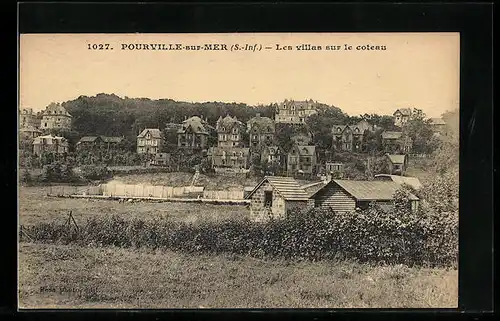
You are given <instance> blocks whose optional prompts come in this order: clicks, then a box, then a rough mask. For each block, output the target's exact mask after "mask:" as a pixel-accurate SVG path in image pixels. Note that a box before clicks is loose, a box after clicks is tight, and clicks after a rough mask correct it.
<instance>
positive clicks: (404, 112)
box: [393, 108, 411, 116]
mask: <svg viewBox="0 0 500 321" xmlns="http://www.w3.org/2000/svg"><path fill="white" fill-rule="evenodd" d="M397 112H400V113H401V115H403V116H410V115H411V108H400V109H396V111H395V112H394V114H393V115H395V114H396V113H397Z"/></svg>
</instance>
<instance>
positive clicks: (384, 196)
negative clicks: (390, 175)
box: [311, 179, 419, 201]
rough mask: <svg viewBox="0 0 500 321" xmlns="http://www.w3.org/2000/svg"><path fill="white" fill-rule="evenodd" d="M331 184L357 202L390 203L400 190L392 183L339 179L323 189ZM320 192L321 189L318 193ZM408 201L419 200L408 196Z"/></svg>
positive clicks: (411, 195)
mask: <svg viewBox="0 0 500 321" xmlns="http://www.w3.org/2000/svg"><path fill="white" fill-rule="evenodd" d="M331 184H337V185H338V186H340V187H341V188H342V189H343V190H344V191H346V192H347V193H348V194H350V195H351V196H352V197H354V198H355V199H356V200H358V201H390V200H393V195H394V193H395V192H396V191H397V190H399V189H400V188H401V185H399V184H397V183H395V182H392V181H351V180H341V179H334V180H331V181H330V182H329V183H328V184H327V185H325V187H326V186H329V185H331ZM321 190H323V189H320V190H319V191H318V192H320V191H321ZM318 192H316V193H315V194H314V195H316V194H317V193H318ZM314 195H313V196H314ZM311 197H312V196H311ZM410 200H419V198H418V197H416V196H415V195H413V194H410Z"/></svg>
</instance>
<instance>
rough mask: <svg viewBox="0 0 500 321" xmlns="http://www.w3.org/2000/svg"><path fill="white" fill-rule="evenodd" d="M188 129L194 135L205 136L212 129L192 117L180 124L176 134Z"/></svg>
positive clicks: (204, 122)
mask: <svg viewBox="0 0 500 321" xmlns="http://www.w3.org/2000/svg"><path fill="white" fill-rule="evenodd" d="M188 128H191V129H192V130H193V132H194V133H195V134H206V135H208V131H209V130H210V129H212V128H213V127H212V126H210V125H209V124H208V123H207V122H206V121H204V120H203V119H201V118H200V117H198V116H193V117H190V118H188V119H186V120H185V121H183V122H182V124H181V128H179V129H178V130H177V133H178V134H182V133H185V132H186V130H187V129H188Z"/></svg>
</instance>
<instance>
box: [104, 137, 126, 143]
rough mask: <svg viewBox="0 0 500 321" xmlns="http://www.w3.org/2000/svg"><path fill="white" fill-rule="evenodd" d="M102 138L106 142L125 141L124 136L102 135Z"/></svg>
mask: <svg viewBox="0 0 500 321" xmlns="http://www.w3.org/2000/svg"><path fill="white" fill-rule="evenodd" d="M101 139H102V140H103V141H104V142H105V143H120V142H121V141H123V137H120V136H118V137H112V136H101Z"/></svg>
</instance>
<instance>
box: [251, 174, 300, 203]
mask: <svg viewBox="0 0 500 321" xmlns="http://www.w3.org/2000/svg"><path fill="white" fill-rule="evenodd" d="M264 182H269V184H270V185H271V186H272V187H273V189H275V190H276V191H277V192H278V194H279V195H281V197H283V198H284V199H285V200H287V201H307V200H309V195H308V194H307V193H306V191H305V190H304V189H303V188H302V187H301V186H300V185H299V183H298V182H297V181H296V180H295V179H293V178H292V177H283V176H266V177H264V179H263V180H262V181H261V182H260V183H259V184H257V186H255V188H254V189H253V190H252V191H251V192H250V193H249V194H248V195H247V196H246V197H245V198H246V199H249V198H250V197H252V195H253V194H254V193H255V191H257V190H258V189H259V187H260V186H261V185H262V184H263V183H264Z"/></svg>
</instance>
